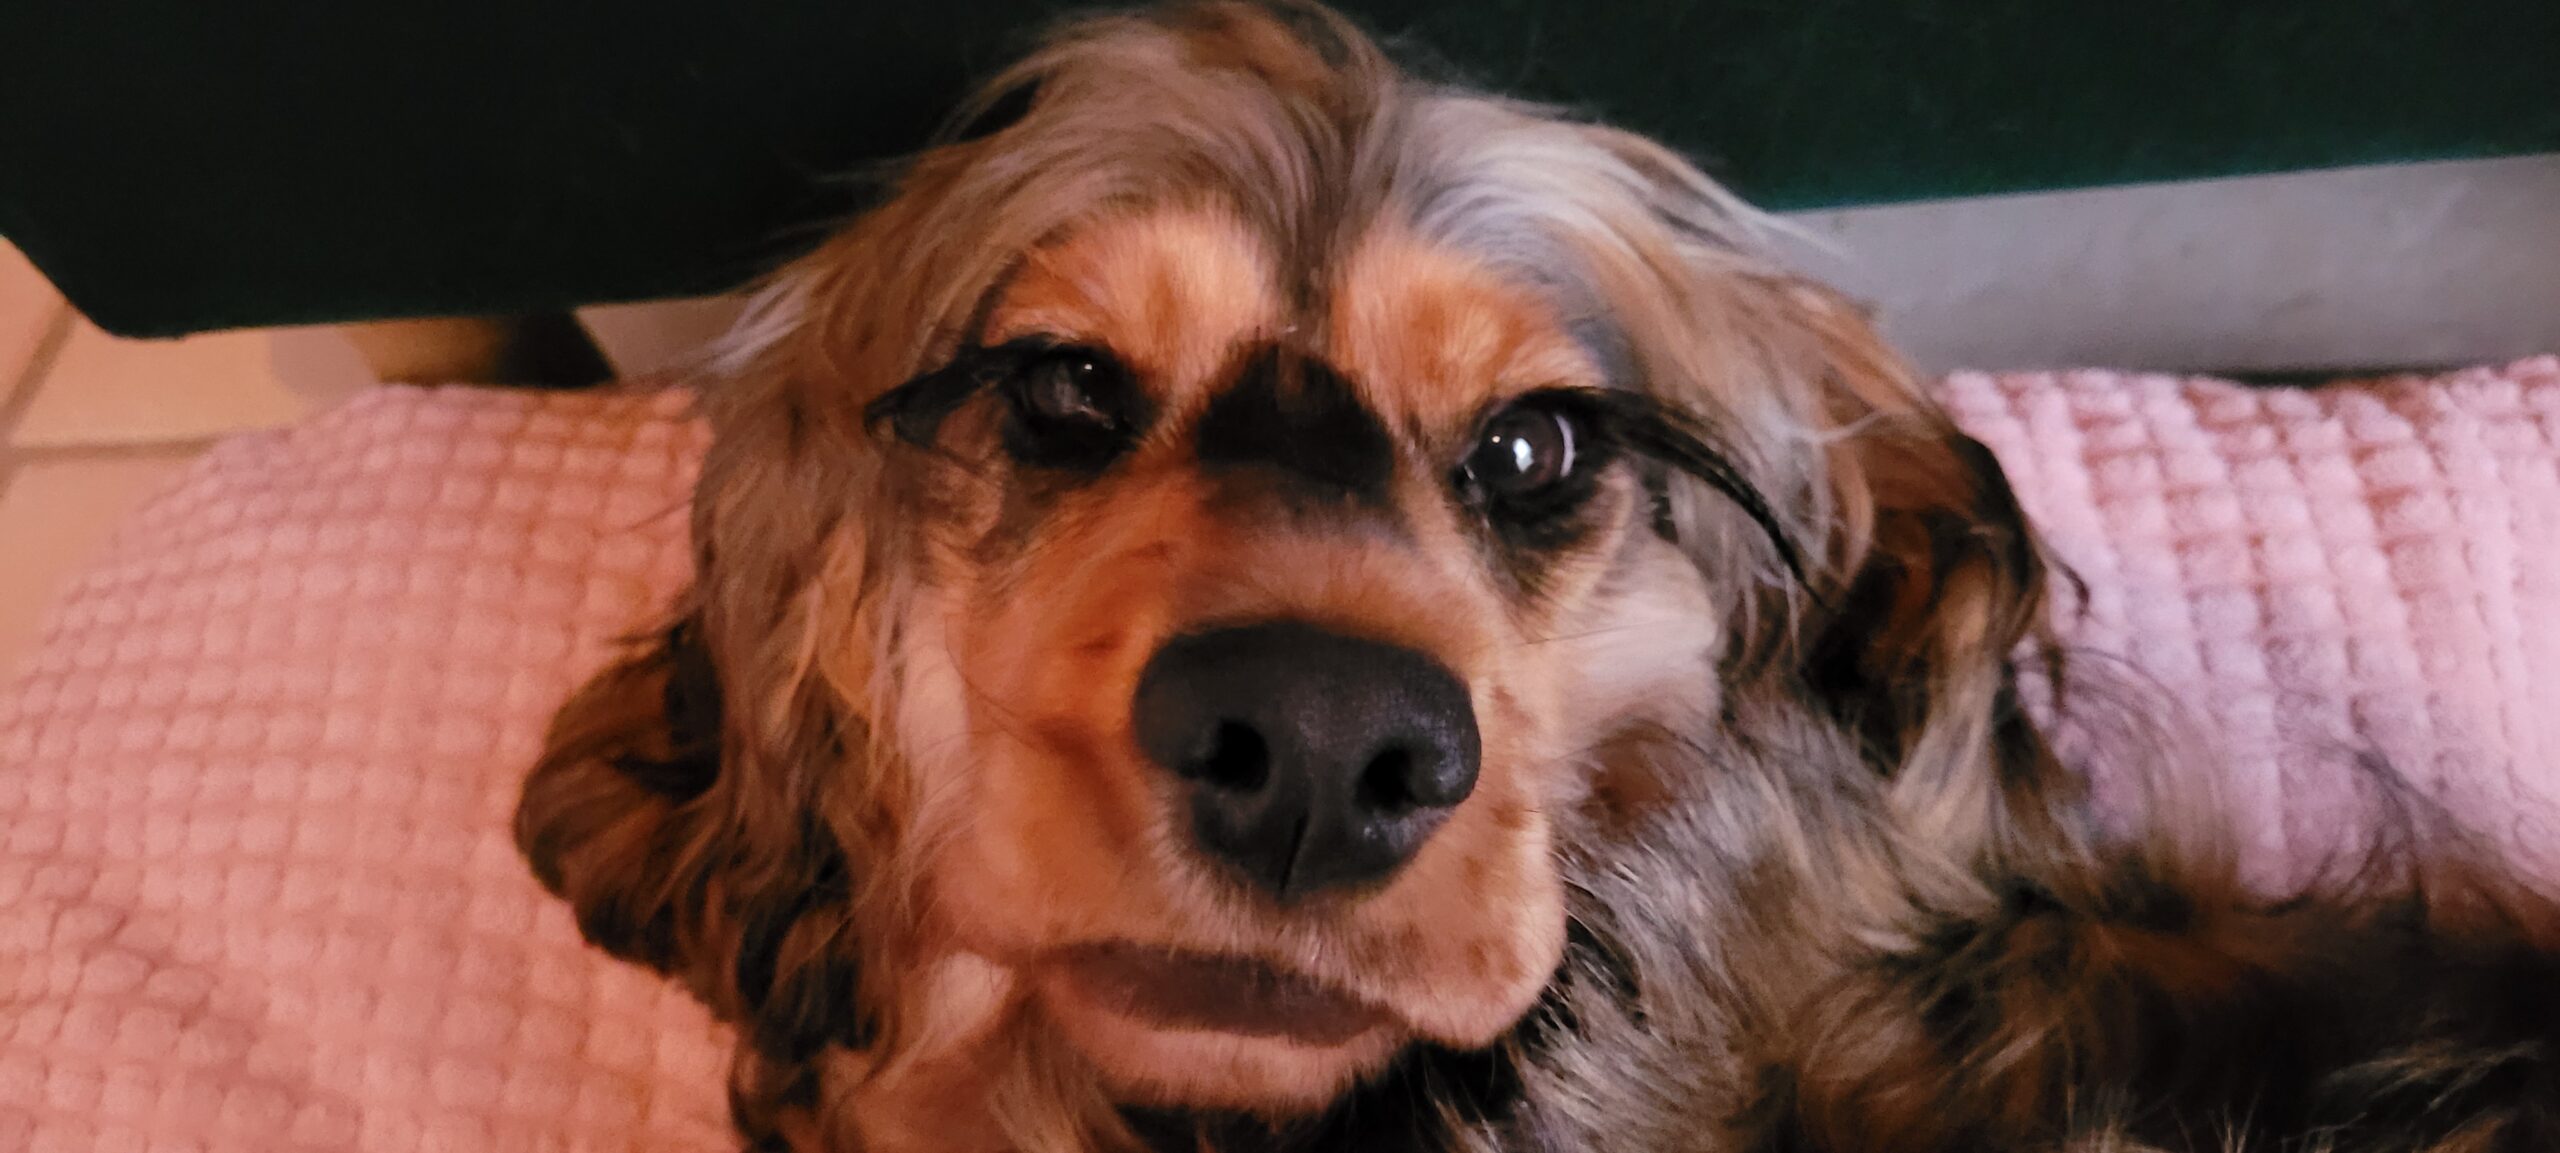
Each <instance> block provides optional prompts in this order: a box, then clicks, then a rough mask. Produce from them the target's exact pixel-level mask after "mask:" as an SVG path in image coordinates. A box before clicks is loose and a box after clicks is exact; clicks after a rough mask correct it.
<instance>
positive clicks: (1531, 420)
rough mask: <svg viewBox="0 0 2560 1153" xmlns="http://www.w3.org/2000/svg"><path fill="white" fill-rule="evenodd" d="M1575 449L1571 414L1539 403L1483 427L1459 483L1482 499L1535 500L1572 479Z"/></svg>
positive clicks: (1577, 446)
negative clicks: (1482, 431)
mask: <svg viewBox="0 0 2560 1153" xmlns="http://www.w3.org/2000/svg"><path fill="white" fill-rule="evenodd" d="M1579 449H1580V444H1579V437H1578V436H1577V435H1576V430H1575V428H1574V421H1573V418H1572V417H1571V416H1570V415H1568V414H1566V413H1564V412H1562V411H1559V410H1557V409H1553V408H1548V407H1545V406H1540V405H1518V406H1514V407H1512V408H1511V409H1509V410H1507V411H1505V412H1504V413H1502V415H1500V416H1497V417H1494V418H1493V422H1492V423H1490V424H1488V425H1486V426H1485V429H1484V434H1483V436H1482V437H1481V438H1480V439H1478V440H1477V441H1476V445H1475V448H1474V449H1473V450H1472V451H1470V452H1469V453H1468V454H1467V460H1466V463H1465V464H1464V465H1462V466H1460V479H1461V480H1462V482H1463V483H1464V484H1465V486H1466V487H1467V488H1468V489H1470V490H1471V491H1472V492H1473V493H1474V494H1476V495H1477V496H1478V497H1479V498H1480V499H1483V500H1486V501H1490V502H1494V503H1502V502H1516V501H1520V500H1534V499H1535V498H1537V497H1538V496H1539V495H1541V494H1543V493H1545V492H1548V491H1549V490H1552V489H1554V488H1555V487H1556V486H1558V485H1560V484H1562V483H1564V482H1565V481H1566V480H1569V479H1571V478H1572V477H1573V476H1574V469H1575V467H1576V466H1577V465H1579V464H1580V463H1581V462H1580V461H1579V460H1577V459H1575V457H1576V456H1577V455H1578V452H1579Z"/></svg>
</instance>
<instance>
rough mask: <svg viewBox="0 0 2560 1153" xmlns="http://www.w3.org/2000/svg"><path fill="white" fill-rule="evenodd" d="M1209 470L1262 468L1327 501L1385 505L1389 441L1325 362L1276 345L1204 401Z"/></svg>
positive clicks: (1204, 459) (1392, 451)
mask: <svg viewBox="0 0 2560 1153" xmlns="http://www.w3.org/2000/svg"><path fill="white" fill-rule="evenodd" d="M1196 435H1197V438H1198V447H1199V453H1200V463H1201V464H1202V465H1203V466H1205V467H1206V468H1208V469H1209V470H1210V471H1212V472H1216V471H1220V470H1229V469H1245V468H1264V469H1269V470H1271V471H1273V472H1274V473H1277V474H1278V475H1280V476H1282V477H1284V478H1286V479H1287V480H1288V481H1289V482H1291V483H1292V484H1294V485H1297V486H1299V487H1301V488H1302V489H1305V490H1307V491H1309V492H1312V493H1314V494H1318V495H1322V496H1325V497H1339V498H1347V499H1349V500H1351V501H1354V502H1357V503H1359V504H1363V505H1367V506H1370V507H1373V508H1379V507H1384V506H1385V505H1386V503H1387V487H1388V484H1389V483H1390V482H1391V481H1393V480H1394V478H1395V461H1396V448H1395V440H1394V438H1392V437H1391V436H1389V435H1388V433H1387V426H1386V424H1385V422H1383V421H1381V420H1379V419H1378V415H1377V414H1376V413H1374V412H1371V411H1369V409H1368V407H1367V406H1366V405H1363V404H1362V403H1360V397H1359V395H1358V393H1356V392H1354V391H1353V390H1352V387H1351V382H1350V381H1348V380H1345V379H1343V377H1342V374H1341V373H1339V372H1336V371H1335V370H1334V369H1333V367H1332V366H1331V365H1328V364H1326V363H1324V362H1323V361H1322V360H1319V359H1316V358H1314V357H1311V356H1304V355H1301V354H1299V353H1295V352H1291V351H1288V350H1285V349H1281V348H1278V347H1267V348H1263V349H1261V350H1259V351H1257V352H1255V353H1254V354H1253V355H1252V356H1251V358H1250V359H1248V360H1247V361H1246V362H1245V366H1244V370H1243V371H1242V372H1240V373H1238V374H1237V375H1236V379H1235V383H1233V384H1231V385H1229V386H1227V390H1226V391H1225V392H1222V393H1220V394H1219V395H1218V396H1217V398H1216V399H1214V400H1212V401H1210V402H1209V409H1208V411H1207V412H1205V413H1203V414H1201V417H1200V426H1199V429H1198V431H1197V434H1196Z"/></svg>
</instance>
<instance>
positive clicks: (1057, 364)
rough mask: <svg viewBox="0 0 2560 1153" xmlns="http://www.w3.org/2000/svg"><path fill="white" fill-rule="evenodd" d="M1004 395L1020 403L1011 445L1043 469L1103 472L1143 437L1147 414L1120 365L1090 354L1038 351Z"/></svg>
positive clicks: (1009, 425) (1010, 424) (1008, 428)
mask: <svg viewBox="0 0 2560 1153" xmlns="http://www.w3.org/2000/svg"><path fill="white" fill-rule="evenodd" d="M1005 391H1006V393H1007V395H1008V396H1010V397H1011V399H1012V401H1013V417H1012V419H1011V420H1009V421H1007V422H1006V425H1005V446H1006V447H1007V448H1008V449H1009V450H1011V451H1012V453H1013V455H1014V458H1015V459H1017V460H1020V461H1022V462H1023V463H1025V464H1029V465H1034V466H1037V467H1041V468H1060V469H1070V470H1077V471H1087V472H1091V471H1099V470H1101V469H1102V468H1103V467H1105V466H1107V465H1109V464H1110V463H1111V462H1112V461H1113V460H1116V459H1118V458H1119V456H1120V454H1121V453H1122V452H1124V451H1126V450H1127V449H1128V447H1129V446H1130V444H1131V443H1133V442H1134V441H1135V440H1136V439H1137V434H1138V426H1139V425H1140V424H1141V423H1142V422H1143V418H1144V415H1145V409H1146V401H1145V398H1144V397H1143V396H1141V395H1139V393H1138V390H1137V386H1136V385H1135V384H1133V383H1132V382H1131V381H1130V379H1129V373H1128V371H1127V370H1125V369H1123V368H1121V367H1120V362H1119V361H1116V360H1113V359H1112V358H1111V356H1110V355H1109V354H1108V353H1104V352H1100V351H1097V350H1094V349H1089V348H1056V349H1044V350H1040V351H1038V352H1037V353H1036V354H1035V355H1033V356H1032V357H1031V358H1030V359H1028V360H1026V361H1024V362H1023V363H1022V365H1021V366H1020V367H1019V368H1017V369H1016V370H1015V371H1014V373H1013V376H1012V379H1010V380H1008V381H1007V382H1006V383H1005Z"/></svg>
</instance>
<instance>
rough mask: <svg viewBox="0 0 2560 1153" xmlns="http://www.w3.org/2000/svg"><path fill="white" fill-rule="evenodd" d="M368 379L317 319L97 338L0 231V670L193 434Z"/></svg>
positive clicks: (169, 471)
mask: <svg viewBox="0 0 2560 1153" xmlns="http://www.w3.org/2000/svg"><path fill="white" fill-rule="evenodd" d="M370 383H371V377H370V374H369V372H368V371H367V370H366V368H365V366H364V362H363V360H362V359H360V358H359V357H358V356H357V355H356V353H355V351H354V349H353V347H352V346H350V345H348V344H347V343H346V341H345V340H344V339H343V338H342V337H340V336H339V335H338V334H336V333H335V332H333V331H330V330H326V329H278V330H271V331H255V332H234V333H217V334H212V335H206V336H197V337H189V338H187V339H184V340H174V341H134V340H121V339H118V338H115V337H112V336H109V335H107V334H106V333H104V332H102V331H100V330H99V329H98V328H96V327H95V326H93V325H91V324H89V323H88V322H87V321H84V320H82V319H80V317H79V316H78V315H77V314H76V313H75V312H73V311H72V309H71V307H70V306H69V305H68V304H65V303H64V302H63V300H62V298H61V296H60V295H58V294H56V293H55V292H54V290H53V288H52V286H51V285H49V284H47V283H46V282H45V279H44V277H43V276H42V275H41V274H39V273H38V272H36V270H35V268H34V267H33V266H32V265H30V264H28V263H27V261H26V259H25V258H24V257H23V256H21V255H20V254H19V253H18V251H17V249H15V248H14V247H11V246H10V245H9V244H7V242H5V241H0V683H5V681H6V680H8V679H9V678H10V677H11V674H12V673H13V672H14V670H15V669H16V668H17V666H18V663H19V660H20V659H21V658H22V657H23V656H24V654H25V651H26V649H27V647H28V646H29V645H30V644H31V643H32V642H33V641H34V639H35V637H36V633H37V630H38V629H39V627H40V624H41V621H42V619H43V616H44V612H45V610H46V608H47V607H48V606H49V605H50V604H51V602H52V600H53V597H54V594H55V593H56V591H58V590H59V589H60V587H61V585H62V582H63V580H64V579H65V578H66V577H68V576H69V575H70V573H71V572H72V571H73V570H74V569H75V568H77V567H78V566H79V565H80V564H81V563H82V562H84V561H86V560H88V559H89V558H91V557H92V556H94V555H96V553H97V552H98V550H99V549H101V548H102V547H104V546H105V544H106V543H107V540H108V539H109V537H110V536H111V535H112V534H113V532H114V529H115V527H116V525H117V523H118V522H119V521H121V520H122V519H123V517H124V515H125V514H126V513H127V512H129V511H131V510H132V509H133V508H134V506H136V505H137V504H139V503H140V502H142V501H143V500H146V499H148V498H149V497H150V496H151V495H152V494H153V493H156V492H158V491H159V490H161V489H163V488H165V487H167V486H168V485H169V484H170V483H172V482H173V481H174V480H175V479H176V478H177V476H178V475H179V474H180V472H181V471H183V470H184V468H185V467H186V464H187V462H189V461H191V460H193V459H194V458H195V456H196V454H197V453H199V452H202V451H203V450H204V448H205V446H207V445H209V444H211V443H213V442H214V441H216V440H219V439H220V438H222V437H224V436H228V435H231V434H233V433H239V432H245V431H248V430H252V429H260V428H271V427H274V426H277V425H281V424H286V423H290V422H292V421H294V420H296V419H299V418H300V417H302V416H304V415H307V414H309V413H311V412H314V411H317V410H319V409H321V408H324V407H327V406H328V405H331V404H334V403H336V402H337V401H339V400H342V399H344V398H345V397H346V396H347V395H349V394H351V393H352V392H354V391H355V390H357V389H359V388H362V387H364V386H365V385H367V384H370Z"/></svg>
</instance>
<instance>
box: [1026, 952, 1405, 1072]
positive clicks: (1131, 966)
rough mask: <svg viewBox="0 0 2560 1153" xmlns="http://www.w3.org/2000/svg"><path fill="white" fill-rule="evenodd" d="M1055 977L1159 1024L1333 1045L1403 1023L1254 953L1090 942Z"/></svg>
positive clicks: (1099, 1003) (1056, 961) (1098, 1002)
mask: <svg viewBox="0 0 2560 1153" xmlns="http://www.w3.org/2000/svg"><path fill="white" fill-rule="evenodd" d="M1051 974H1052V979H1053V980H1055V981H1057V982H1060V983H1062V984H1064V985H1065V986H1067V987H1068V990H1069V991H1070V993H1071V995H1073V996H1076V997H1078V998H1079V999H1082V1000H1084V1001H1087V1002H1089V1003H1090V1004H1092V1005H1093V1006H1094V1007H1096V1008H1100V1009H1104V1010H1107V1011H1109V1012H1112V1013H1116V1014H1118V1015H1120V1016H1123V1017H1127V1018H1129V1019H1131V1020H1133V1021H1136V1022H1138V1023H1140V1024H1144V1025H1148V1026H1151V1027H1154V1028H1158V1029H1175V1030H1185V1031H1192V1032H1209V1033H1227V1034H1233V1035H1236V1036H1241V1037H1255V1038H1269V1039H1274V1040H1283V1041H1290V1042H1294V1043H1297V1044H1300V1045H1308V1046H1318V1047H1327V1046H1337V1045H1343V1044H1348V1043H1349V1042H1351V1041H1353V1040H1356V1039H1358V1038H1360V1037H1362V1036H1364V1035H1366V1034H1368V1033H1370V1032H1372V1031H1375V1030H1378V1029H1381V1028H1384V1027H1387V1026H1391V1025H1394V1024H1395V1023H1396V1020H1395V1017H1394V1016H1393V1015H1392V1014H1390V1013H1388V1012H1387V1011H1386V1010H1385V1009H1382V1008H1380V1007H1378V1006H1377V1005H1374V1004H1371V1003H1370V1002H1368V1001H1364V1000H1362V999H1360V998H1359V997H1357V996H1354V995H1352V994H1351V993H1348V992H1345V991H1343V990H1341V989H1338V988H1335V987H1334V986H1332V985H1329V984H1327V983H1325V982H1323V981H1320V980H1317V979H1315V978H1313V977H1309V976H1306V975H1304V974H1300V973H1293V972H1289V971H1287V970H1285V969H1282V968H1280V967H1278V966H1276V965H1272V964H1270V963H1268V962H1265V961H1261V960H1256V959H1253V958H1248V957H1232V956H1211V955H1204V954H1196V953H1178V952H1172V951H1168V950H1164V949H1157V948H1150V947H1147V946H1143V945H1133V944H1104V945H1083V946H1078V947H1075V948H1072V949H1068V950H1065V951H1063V952H1061V953H1059V954H1057V955H1055V957H1054V958H1053V966H1052V968H1051Z"/></svg>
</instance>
